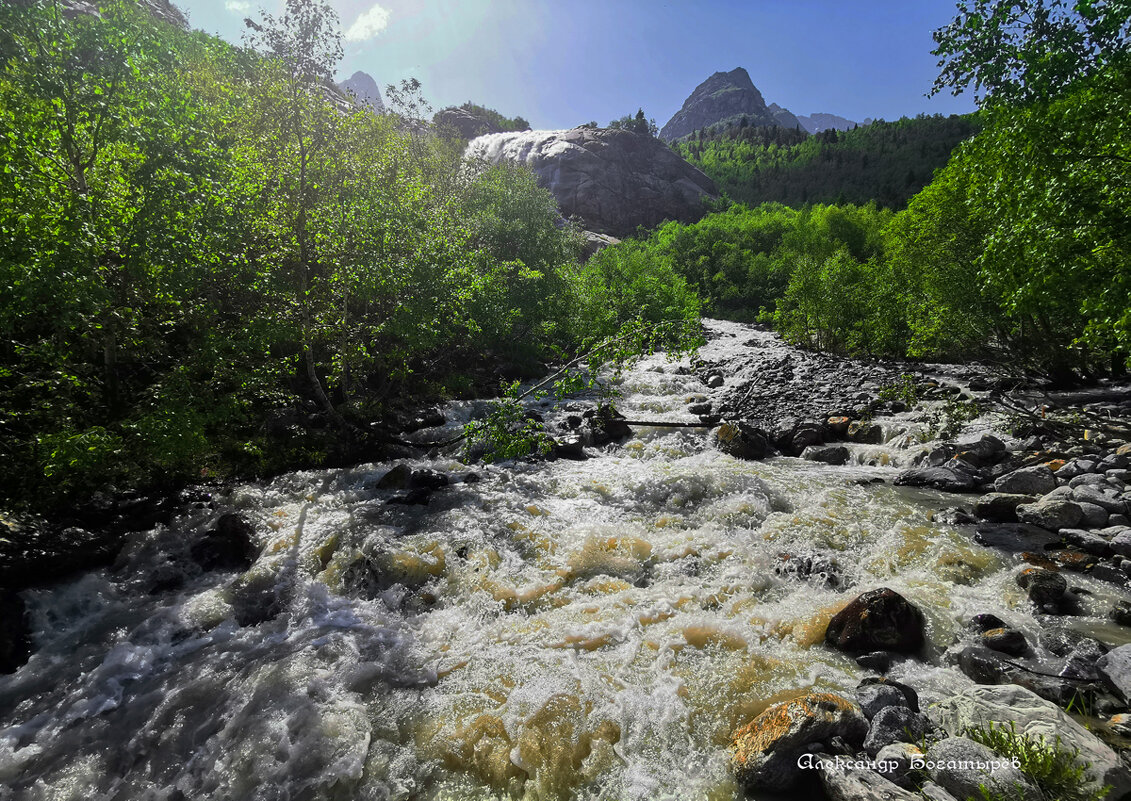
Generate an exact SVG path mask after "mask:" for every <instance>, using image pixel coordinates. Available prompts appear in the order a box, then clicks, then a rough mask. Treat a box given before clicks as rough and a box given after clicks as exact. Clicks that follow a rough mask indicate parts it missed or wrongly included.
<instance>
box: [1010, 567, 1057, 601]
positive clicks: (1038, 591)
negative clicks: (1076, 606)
mask: <svg viewBox="0 0 1131 801" xmlns="http://www.w3.org/2000/svg"><path fill="white" fill-rule="evenodd" d="M1016 580H1017V586H1019V587H1020V588H1021V589H1023V590H1025V591H1026V593H1027V594H1028V596H1029V600H1030V601H1032V602H1033V603H1034V604H1036V605H1037V606H1038V607H1039V608H1040V609H1042V610H1046V611H1049V610H1050V608H1052V609H1059V607H1060V604H1061V603H1062V602H1063V600H1064V593H1065V592H1066V591H1067V590H1068V582H1067V581H1065V580H1064V576H1062V575H1060V574H1059V573H1054V572H1052V571H1051V570H1045V569H1043V568H1039V567H1029V568H1025V569H1024V570H1022V571H1021V572H1020V573H1018V574H1017V579H1016Z"/></svg>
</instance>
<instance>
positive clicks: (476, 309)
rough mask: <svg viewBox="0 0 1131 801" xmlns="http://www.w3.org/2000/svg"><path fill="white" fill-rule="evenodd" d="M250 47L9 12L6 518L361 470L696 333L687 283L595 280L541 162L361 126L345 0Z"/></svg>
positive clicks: (39, 11)
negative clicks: (594, 368)
mask: <svg viewBox="0 0 1131 801" xmlns="http://www.w3.org/2000/svg"><path fill="white" fill-rule="evenodd" d="M250 34H251V36H250V38H249V39H248V40H247V45H248V46H247V47H233V46H230V45H228V44H226V43H224V42H222V41H220V40H218V39H215V38H212V37H209V36H206V35H204V34H200V33H192V34H190V33H186V32H184V31H183V30H181V29H179V28H176V27H172V26H170V25H167V24H165V23H162V22H159V21H156V20H155V19H154V18H153V17H151V16H150V15H148V14H147V13H146V12H144V11H143V10H140V9H139V8H138V7H137V6H136V5H135V4H134V3H131V2H124V1H118V2H110V3H106V4H103V5H102V9H101V16H91V15H85V14H79V15H71V16H69V17H68V16H64V14H63V13H62V12H61V10H60V8H59V6H58V5H57V4H55V3H50V2H18V3H14V4H13V3H8V4H5V5H3V6H2V7H0V53H3V61H2V62H0V163H2V164H3V165H4V167H3V171H2V172H0V283H2V284H3V286H4V302H3V304H2V306H0V365H2V367H0V487H3V498H2V500H3V501H4V502H5V503H9V504H18V503H24V504H31V505H33V506H37V507H40V508H44V507H49V506H51V505H52V504H54V503H58V502H63V501H68V500H70V499H74V498H77V497H82V496H83V495H84V494H85V493H89V492H90V491H91V490H94V489H99V488H108V489H115V488H116V489H119V490H120V489H123V488H126V487H129V486H136V485H139V484H140V485H144V484H153V483H160V482H173V481H177V480H180V479H183V478H198V479H199V478H201V477H211V476H224V475H228V474H231V473H233V472H235V473H244V474H246V473H256V472H265V471H271V470H275V469H280V468H282V467H285V466H288V465H309V464H317V463H319V462H323V461H326V460H328V459H331V460H332V459H340V458H351V457H352V458H356V457H357V456H358V455H361V454H365V453H372V448H373V447H377V446H379V444H380V442H379V438H377V439H374V438H373V437H371V435H370V434H369V433H367V432H370V431H371V430H372V429H371V428H370V424H371V423H373V422H374V421H381V420H383V419H385V417H387V415H388V413H389V411H390V410H391V409H393V408H395V407H396V406H397V405H398V403H399V402H401V401H402V400H403V398H404V396H405V395H406V394H409V395H418V396H419V395H423V396H432V397H436V396H441V397H442V396H450V395H453V394H459V393H461V392H466V391H467V390H469V389H470V388H472V387H473V386H474V385H476V384H477V383H478V384H479V385H480V386H482V385H483V382H484V380H486V379H489V377H490V376H491V375H492V373H493V372H494V371H498V370H499V369H502V371H503V372H514V371H522V370H527V371H529V370H531V369H539V365H540V360H541V359H543V358H546V357H548V356H550V355H552V354H553V353H559V352H561V351H563V350H566V351H568V350H570V349H574V348H577V347H579V346H580V345H582V344H583V343H584V342H585V341H588V340H591V339H593V338H594V337H600V336H602V335H604V334H611V333H614V332H616V331H617V330H618V329H619V328H620V326H621V325H622V324H623V323H625V322H628V321H631V320H641V319H646V320H656V319H661V318H665V317H668V318H671V317H675V318H689V319H695V318H697V314H698V305H697V300H696V299H695V298H694V296H693V295H691V294H690V293H688V292H687V291H686V290H685V289H684V284H683V282H682V279H679V278H678V277H676V276H672V275H658V274H655V273H654V271H652V270H651V268H650V267H649V268H648V269H646V270H645V271H643V272H636V273H633V274H632V275H618V276H617V277H616V278H617V286H616V291H615V293H614V292H610V290H609V285H608V283H607V280H606V277H605V276H604V274H603V273H601V272H599V271H595V270H594V269H592V268H590V267H583V266H580V265H579V264H578V262H577V261H576V255H577V253H578V239H577V236H576V235H575V233H574V232H573V231H572V230H570V229H568V228H560V227H558V226H557V225H556V223H557V220H558V218H557V212H556V207H555V203H554V201H553V198H552V197H551V196H550V195H549V194H548V193H547V192H545V191H543V190H541V189H539V188H538V187H537V185H536V184H535V181H534V179H533V176H532V175H531V173H530V172H529V171H528V170H525V169H523V168H517V167H510V166H506V165H503V166H497V167H492V168H490V169H485V168H481V169H478V170H471V169H468V168H467V167H466V166H465V165H464V164H462V163H461V160H460V158H459V156H458V151H453V149H452V147H451V146H450V145H448V144H445V143H444V142H443V141H441V140H439V139H437V138H434V137H433V136H431V135H430V133H429V132H428V130H427V128H425V127H422V126H421V125H420V124H419V121H415V122H414V123H412V124H408V123H406V122H404V121H402V120H401V119H400V118H398V117H396V116H394V115H375V114H373V113H371V112H370V111H368V110H354V111H353V112H352V113H345V112H343V111H342V110H341V109H342V108H345V107H347V106H348V104H343V103H342V102H340V99H339V98H337V97H336V96H335V95H334V94H333V92H332V91H331V90H330V88H329V87H331V86H332V83H331V82H330V77H331V75H332V73H333V69H334V66H335V64H336V63H337V60H338V58H339V57H340V55H341V48H340V45H339V38H338V33H337V21H336V18H335V16H334V15H333V12H332V11H331V10H330V9H329V7H328V6H326V5H324V4H318V3H302V2H291V3H289V4H288V10H287V13H286V14H285V15H284V16H282V17H279V18H272V17H266V18H264V19H263V20H261V21H259V22H256V23H253V24H252V26H251V29H250ZM409 89H411V87H409ZM408 105H409V106H411V105H412V104H411V103H410V104H408ZM657 286H660V287H663V288H664V291H663V292H656V291H655V288H656V287H657ZM486 368H492V369H491V370H488V369H486ZM496 388H497V385H495V387H491V386H488V387H486V389H488V390H489V391H495V389H496ZM367 449H368V450H367Z"/></svg>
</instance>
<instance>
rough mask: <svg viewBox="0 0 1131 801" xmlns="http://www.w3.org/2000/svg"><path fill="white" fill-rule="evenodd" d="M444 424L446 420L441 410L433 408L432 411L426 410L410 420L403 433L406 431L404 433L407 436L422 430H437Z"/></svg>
mask: <svg viewBox="0 0 1131 801" xmlns="http://www.w3.org/2000/svg"><path fill="white" fill-rule="evenodd" d="M444 422H445V420H444V415H443V413H442V412H441V411H440V410H439V409H437V408H435V407H433V408H431V409H425V410H424V411H422V412H421V413H420V414H418V415H416V416H415V417H413V418H412V419H411V420H409V421H408V423H407V424H405V426H404V428H403V429H402V431H404V433H406V434H411V433H413V432H414V431H419V430H420V429H422V428H436V427H437V426H442V425H443V424H444Z"/></svg>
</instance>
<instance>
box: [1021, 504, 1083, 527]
mask: <svg viewBox="0 0 1131 801" xmlns="http://www.w3.org/2000/svg"><path fill="white" fill-rule="evenodd" d="M1083 517H1084V511H1083V510H1082V509H1081V508H1080V505H1079V504H1077V503H1075V502H1074V501H1065V500H1061V499H1059V498H1057V499H1054V500H1051V501H1049V500H1045V499H1042V500H1040V501H1038V502H1037V503H1023V504H1021V505H1020V506H1018V507H1017V519H1018V520H1020V521H1021V522H1022V523H1028V524H1029V525H1031V526H1040V527H1041V528H1045V529H1048V530H1049V531H1060V530H1061V529H1062V528H1072V527H1073V526H1075V525H1077V524H1078V523H1079V522H1080V521H1081V520H1082V519H1083Z"/></svg>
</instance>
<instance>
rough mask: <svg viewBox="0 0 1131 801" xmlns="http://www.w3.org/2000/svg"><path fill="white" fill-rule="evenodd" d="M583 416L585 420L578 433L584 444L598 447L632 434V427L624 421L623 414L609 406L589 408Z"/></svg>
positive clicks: (626, 437)
mask: <svg viewBox="0 0 1131 801" xmlns="http://www.w3.org/2000/svg"><path fill="white" fill-rule="evenodd" d="M583 417H584V420H585V422H584V424H583V425H582V427H581V429H580V433H581V436H582V442H583V443H584V444H585V445H586V446H589V447H594V448H599V447H601V446H603V445H608V444H610V443H613V442H620V441H621V440H623V439H628V438H629V437H631V436H632V428H631V427H629V425H628V424H627V423H625V421H624V415H622V414H621V413H620V412H618V411H617V410H616V409H614V408H612V407H611V406H601V407H600V408H598V409H595V410H590V411H588V412H586V413H585V414H584V415H583Z"/></svg>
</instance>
